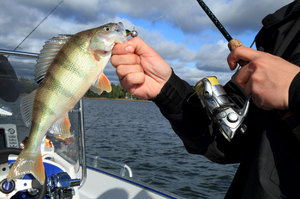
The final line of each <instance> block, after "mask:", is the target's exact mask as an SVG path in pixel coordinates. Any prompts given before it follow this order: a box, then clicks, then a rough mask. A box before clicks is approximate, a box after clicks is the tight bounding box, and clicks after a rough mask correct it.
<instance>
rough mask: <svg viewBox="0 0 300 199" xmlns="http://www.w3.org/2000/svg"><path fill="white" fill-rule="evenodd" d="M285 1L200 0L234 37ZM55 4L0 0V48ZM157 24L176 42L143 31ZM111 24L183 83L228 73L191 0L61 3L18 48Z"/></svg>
mask: <svg viewBox="0 0 300 199" xmlns="http://www.w3.org/2000/svg"><path fill="white" fill-rule="evenodd" d="M291 1H292V0H288V1H286V0H277V1H273V0H260V1H259V0H254V1H248V0H205V2H206V4H207V5H208V6H209V7H210V8H211V10H212V11H213V12H214V13H215V15H216V16H217V17H218V18H219V19H220V21H221V22H222V23H223V24H224V25H225V27H226V28H227V29H228V31H229V32H231V33H232V34H234V35H238V36H239V37H240V38H245V37H247V35H248V34H249V31H250V32H252V33H254V32H257V31H258V30H259V28H260V26H261V25H260V23H261V19H262V17H263V16H265V15H267V14H269V13H272V12H274V11H275V10H276V9H278V8H279V7H281V6H282V5H284V4H287V3H289V2H291ZM59 2H60V0H55V1H50V0H49V1H40V0H26V1H22V0H10V1H3V2H2V5H1V7H0V27H1V29H0V48H6V49H13V48H15V47H16V46H17V45H18V44H19V43H20V42H21V41H22V40H23V39H24V38H25V36H26V35H28V34H29V33H30V31H32V29H33V28H34V27H35V26H36V25H37V24H38V23H39V22H40V21H41V20H42V19H43V18H44V17H45V16H46V15H47V14H48V13H49V12H50V10H52V9H53V8H54V6H56V5H57V4H58V3H59ZM120 16H129V17H130V19H132V20H140V19H144V20H146V21H147V23H148V25H147V27H143V25H140V27H139V26H138V25H136V24H134V23H133V22H132V21H130V20H129V19H126V18H120ZM157 20H159V21H163V22H164V23H165V24H166V25H168V26H169V27H172V28H175V29H176V30H179V31H181V32H182V35H183V38H182V39H181V41H174V40H172V39H170V38H168V36H167V35H162V34H161V31H160V30H155V29H154V30H153V29H149V27H151V26H150V25H151V24H152V23H154V22H155V21H157ZM111 21H114V22H117V21H122V22H123V23H124V25H125V27H128V28H132V27H135V28H136V29H137V31H138V32H139V35H140V36H141V37H142V38H143V39H144V40H145V41H146V42H147V43H148V44H149V45H150V46H152V47H153V48H154V49H155V50H157V51H158V52H159V53H160V54H161V56H162V57H163V58H165V59H166V60H167V61H168V62H169V63H170V64H171V65H172V67H173V68H174V70H175V71H176V73H178V75H179V76H180V77H182V78H183V79H185V80H187V81H189V82H193V83H194V82H195V81H196V79H198V78H200V77H204V76H207V75H211V74H216V75H217V76H218V77H219V76H220V77H219V79H222V80H221V81H223V80H224V81H226V80H228V79H229V78H230V75H231V74H232V73H231V72H230V71H229V69H228V66H227V62H226V58H227V55H228V53H229V51H228V50H227V47H226V45H227V44H226V43H227V42H225V41H224V39H223V40H222V39H221V38H222V37H221V36H220V33H219V32H218V31H217V29H216V28H215V27H214V26H213V24H212V22H211V21H210V20H209V18H208V17H207V16H206V14H205V13H204V12H203V10H202V9H201V8H200V6H199V5H198V3H197V1H196V0H194V1H182V0H149V1H141V0H111V1H107V0H89V1H81V0H65V1H64V2H63V4H62V5H61V6H60V7H59V8H58V9H57V10H56V11H55V12H54V13H53V14H52V15H51V16H49V17H48V18H47V20H46V21H45V22H43V24H42V25H41V26H40V27H39V28H38V29H37V30H36V31H35V32H34V33H33V34H32V35H31V36H30V37H29V38H28V39H26V41H25V42H24V44H22V46H21V48H20V49H19V50H24V51H30V52H39V49H41V47H42V45H43V44H44V42H45V41H46V40H48V39H49V38H51V37H53V36H55V35H57V34H60V33H65V34H70V33H71V34H73V33H76V32H79V31H81V30H84V29H88V28H92V27H96V26H99V25H102V24H104V23H107V22H111ZM152 27H154V26H152ZM169 34H172V33H169ZM217 41H219V42H217ZM191 44H193V47H192V48H191V46H192V45H191ZM113 70H114V69H113V68H112V67H111V68H110V69H109V72H108V73H109V75H110V76H111V78H112V79H116V77H115V75H113V72H114V71H113ZM116 80H117V79H116Z"/></svg>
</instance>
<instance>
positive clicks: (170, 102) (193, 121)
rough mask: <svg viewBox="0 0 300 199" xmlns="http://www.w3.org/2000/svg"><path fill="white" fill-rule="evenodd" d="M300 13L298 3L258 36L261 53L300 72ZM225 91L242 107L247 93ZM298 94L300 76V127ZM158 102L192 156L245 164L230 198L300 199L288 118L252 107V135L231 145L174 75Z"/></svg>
mask: <svg viewBox="0 0 300 199" xmlns="http://www.w3.org/2000/svg"><path fill="white" fill-rule="evenodd" d="M299 8H300V1H299V0H297V1H294V2H293V3H291V4H290V5H288V6H286V7H283V8H281V9H280V10H278V11H277V12H275V13H274V14H272V15H269V16H267V17H266V18H264V20H263V24H264V27H263V28H262V29H261V31H260V32H259V33H258V35H257V36H256V45H257V49H258V50H263V51H266V52H269V53H272V54H275V55H278V56H281V57H283V58H284V59H286V60H288V61H290V62H292V63H294V64H297V65H299V66H300V31H299V30H300V25H298V26H297V25H296V26H297V27H296V28H295V24H296V23H298V24H299V21H300V17H299V16H300V9H299ZM297 20H298V21H297ZM292 32H293V33H292ZM288 37H290V38H288ZM283 45H284V46H283ZM224 88H225V90H226V92H227V93H228V95H229V96H230V98H231V100H233V101H234V102H235V103H236V104H237V105H238V106H239V107H242V106H243V104H244V100H245V96H244V93H243V91H242V90H240V88H239V87H238V86H237V85H236V84H235V83H234V82H233V81H230V82H228V83H227V84H226V85H225V86H224ZM298 89H300V74H298V75H297V76H296V77H295V79H294V80H293V82H292V84H291V86H290V91H289V107H290V111H291V112H292V113H293V115H294V117H293V119H294V120H293V121H296V123H298V122H300V119H299V118H300V92H297V90H298ZM270 92H271V91H270ZM153 101H154V102H155V103H156V104H157V106H158V107H159V108H160V110H161V112H162V114H163V115H164V116H165V117H166V118H167V119H168V120H169V121H170V123H171V125H172V128H173V129H174V131H175V132H176V134H177V135H178V136H179V137H180V138H181V139H182V141H183V143H184V145H185V147H186V149H187V151H188V152H190V153H194V154H202V155H204V156H205V157H207V158H208V159H210V160H212V161H214V162H217V163H221V164H227V163H240V165H239V168H238V170H237V172H236V174H235V176H234V179H233V181H232V184H231V186H230V188H229V190H228V192H227V194H226V196H225V198H230V199H231V198H238V199H241V198H249V199H254V198H255V199H256V198H264V199H267V198H300V137H299V139H298V138H297V135H296V134H294V133H292V131H291V129H293V128H294V126H292V127H291V126H290V124H289V123H288V122H286V121H285V120H283V119H282V115H283V114H284V113H281V112H279V111H264V110H262V109H259V108H257V107H256V106H255V105H254V104H253V103H252V102H251V104H250V110H249V112H248V115H247V117H246V119H245V124H246V125H247V127H248V128H247V131H246V133H244V134H243V135H241V134H237V135H236V136H235V138H234V139H233V140H232V141H231V142H228V141H227V140H226V139H225V138H224V137H223V135H222V134H221V133H220V132H219V131H218V128H216V126H215V125H213V124H212V122H211V121H210V120H209V119H208V117H207V115H206V111H205V110H204V108H203V107H202V105H201V103H200V101H199V100H198V98H197V96H196V95H195V94H194V91H193V88H192V87H191V86H190V85H189V84H188V83H186V82H185V81H183V80H181V79H180V78H179V77H178V76H176V75H175V74H174V73H173V74H172V76H171V77H170V79H169V81H168V82H167V83H166V84H165V86H164V87H163V89H162V91H161V93H160V94H159V95H158V96H157V97H156V98H155V99H154V100H153ZM296 126H297V125H296Z"/></svg>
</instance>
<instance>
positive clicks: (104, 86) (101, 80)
mask: <svg viewBox="0 0 300 199" xmlns="http://www.w3.org/2000/svg"><path fill="white" fill-rule="evenodd" d="M90 89H91V91H93V92H94V93H97V94H99V95H100V94H101V93H102V92H103V91H106V92H108V93H109V92H111V90H112V88H111V85H110V82H109V80H108V78H107V77H106V76H105V75H104V74H103V73H101V74H100V75H99V77H98V79H97V80H96V82H95V83H94V85H92V87H91V88H90Z"/></svg>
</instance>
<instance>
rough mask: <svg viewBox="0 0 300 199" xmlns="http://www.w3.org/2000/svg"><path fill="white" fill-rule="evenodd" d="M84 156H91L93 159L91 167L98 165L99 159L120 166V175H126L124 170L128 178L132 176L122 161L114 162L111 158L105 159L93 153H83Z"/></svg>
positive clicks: (129, 169)
mask: <svg viewBox="0 0 300 199" xmlns="http://www.w3.org/2000/svg"><path fill="white" fill-rule="evenodd" d="M85 156H86V157H88V158H91V159H92V160H93V163H92V164H93V165H92V166H93V167H96V168H97V166H98V162H99V161H101V162H105V163H108V164H112V165H114V166H118V167H121V170H120V175H121V176H122V177H124V176H126V171H127V173H128V176H129V177H130V178H132V177H133V174H132V170H131V168H130V167H129V166H128V165H127V164H124V163H119V162H115V161H112V160H108V159H105V158H101V157H99V156H93V155H88V154H86V155H85Z"/></svg>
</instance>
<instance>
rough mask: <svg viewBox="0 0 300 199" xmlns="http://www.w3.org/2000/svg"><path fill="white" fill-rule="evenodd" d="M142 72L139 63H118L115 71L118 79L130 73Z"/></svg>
mask: <svg viewBox="0 0 300 199" xmlns="http://www.w3.org/2000/svg"><path fill="white" fill-rule="evenodd" d="M141 72H142V73H143V72H144V71H143V68H142V67H141V66H140V65H130V66H128V65H120V66H118V68H117V70H116V73H117V75H118V77H119V79H120V80H122V79H124V77H125V76H126V75H128V74H130V73H133V74H135V73H141Z"/></svg>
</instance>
